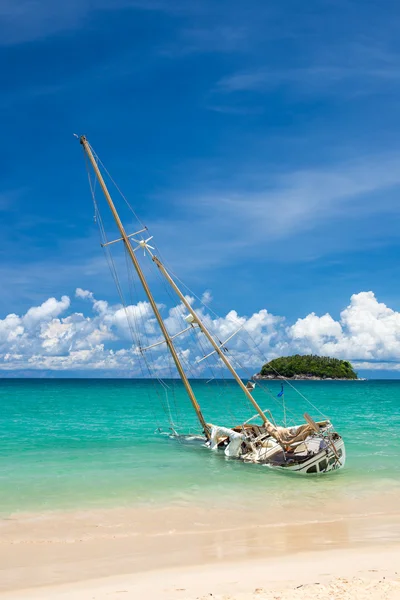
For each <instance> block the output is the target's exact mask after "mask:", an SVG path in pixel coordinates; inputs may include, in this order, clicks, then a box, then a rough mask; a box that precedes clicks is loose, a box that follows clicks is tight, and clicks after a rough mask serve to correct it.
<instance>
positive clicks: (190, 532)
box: [0, 495, 400, 600]
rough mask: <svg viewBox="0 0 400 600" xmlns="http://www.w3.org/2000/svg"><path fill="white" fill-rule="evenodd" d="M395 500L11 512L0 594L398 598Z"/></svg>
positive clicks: (0, 544) (245, 599)
mask: <svg viewBox="0 0 400 600" xmlns="http://www.w3.org/2000/svg"><path fill="white" fill-rule="evenodd" d="M399 499H400V498H399V497H394V496H393V495H390V498H389V499H388V501H387V502H386V501H385V500H384V498H383V497H379V499H378V503H377V504H376V502H375V501H374V502H373V503H372V504H371V503H369V504H368V503H367V502H366V501H365V502H362V503H361V502H360V501H359V500H358V501H357V502H356V503H355V505H351V506H350V505H347V506H345V505H344V504H341V505H340V508H338V507H336V508H335V507H333V506H332V507H329V508H328V507H327V506H324V507H320V510H319V511H317V510H314V511H313V512H310V511H307V510H306V509H303V508H301V507H300V508H299V510H295V509H294V508H293V507H292V508H291V510H287V509H286V508H284V507H283V508H282V511H281V512H279V513H278V512H276V511H274V514H270V513H269V512H268V511H262V510H260V509H257V510H255V509H249V510H235V509H230V510H228V509H226V508H225V509H222V508H221V507H218V508H211V507H193V506H184V507H176V506H175V507H168V506H164V507H152V508H149V507H142V508H139V507H136V508H121V509H110V510H91V511H74V512H59V513H47V514H45V513H44V514H32V515H23V514H16V515H10V517H9V518H8V519H3V520H2V521H0V598H1V599H10V600H11V598H14V599H18V600H30V599H32V600H33V599H35V600H38V599H40V600H63V599H67V598H68V599H70V600H86V599H88V600H90V599H96V600H106V599H107V600H110V599H112V598H119V599H121V598H127V599H135V600H146V599H149V600H153V599H154V600H156V599H157V600H177V599H182V600H205V599H208V600H211V599H212V600H216V599H218V600H230V599H235V600H250V599H255V598H258V599H269V600H272V599H274V600H289V599H290V600H296V599H304V600H305V599H307V600H311V599H315V600H318V599H321V600H322V599H323V598H329V599H330V600H347V599H352V600H353V599H358V600H362V599H367V598H369V599H371V600H378V599H379V600H383V599H386V600H392V599H393V600H394V599H397V600H400V587H399V581H400V580H399V576H398V573H397V569H399V572H400V502H399ZM334 508H335V510H334Z"/></svg>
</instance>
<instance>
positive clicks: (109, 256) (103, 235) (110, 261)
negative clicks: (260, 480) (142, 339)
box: [89, 172, 159, 424]
mask: <svg viewBox="0 0 400 600" xmlns="http://www.w3.org/2000/svg"><path fill="white" fill-rule="evenodd" d="M89 184H90V189H91V192H92V199H93V203H94V207H95V214H96V220H97V223H98V227H99V231H100V239H101V241H102V242H106V241H107V235H106V231H105V227H104V223H103V220H102V217H101V213H100V210H99V208H98V205H97V201H96V196H95V193H94V188H93V186H92V185H91V179H90V172H89ZM103 248H104V251H105V256H106V259H107V263H108V266H109V269H110V271H111V274H112V277H113V279H114V283H115V286H116V288H117V292H118V295H119V297H120V300H121V303H122V306H123V308H124V312H125V316H126V319H127V323H128V328H129V330H130V333H131V337H132V341H133V342H134V343H135V341H134V335H133V331H132V325H131V322H130V319H129V315H128V311H127V308H126V302H125V298H124V294H123V291H122V287H121V285H120V281H119V277H118V273H117V270H116V267H115V262H114V259H113V256H112V253H111V249H110V247H109V246H103ZM139 364H140V361H139ZM156 422H157V424H159V423H158V419H157V418H156Z"/></svg>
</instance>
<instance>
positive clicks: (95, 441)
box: [0, 380, 400, 514]
mask: <svg viewBox="0 0 400 600" xmlns="http://www.w3.org/2000/svg"><path fill="white" fill-rule="evenodd" d="M168 385H169V389H168V404H167V400H166V398H167V396H166V394H165V392H164V391H163V389H162V388H160V387H155V386H154V384H153V382H151V381H147V380H1V381H0V407H1V420H0V440H1V448H0V458H1V468H0V511H1V513H2V514H5V513H10V512H15V511H26V510H28V511H31V510H32V511H36V510H39V511H42V510H47V509H61V508H76V507H79V508H86V507H108V506H131V505H135V504H143V503H146V504H149V503H154V504H157V503H159V502H172V503H177V504H180V503H181V504H185V503H191V502H196V503H201V502H209V501H210V498H211V499H214V500H215V501H217V500H218V498H220V497H224V498H227V495H228V497H231V498H233V499H234V500H235V502H238V503H239V504H240V503H246V504H247V503H249V502H251V501H252V500H254V499H256V500H257V501H259V500H260V499H261V500H263V501H265V503H266V506H267V505H268V503H269V504H273V503H274V502H279V503H280V504H284V503H285V502H289V501H290V499H292V498H293V496H294V495H295V494H297V495H301V498H302V501H307V500H310V501H313V499H315V498H316V497H318V496H319V497H321V498H324V497H329V496H332V494H335V493H337V492H338V491H339V490H340V493H341V494H342V495H343V494H346V495H347V496H348V497H351V498H362V497H363V494H365V492H366V491H368V490H371V489H373V490H374V491H378V492H379V490H382V491H387V490H390V489H397V488H399V489H400V441H399V439H400V436H399V427H400V381H356V382H335V381H329V382H298V383H296V387H297V389H298V390H299V391H300V392H301V393H302V394H304V395H305V396H306V397H308V398H309V399H310V400H311V401H312V402H313V403H314V404H315V405H316V406H318V407H319V408H323V409H324V412H325V413H326V414H327V415H328V416H329V417H330V418H331V419H332V421H333V423H334V424H335V426H336V428H337V429H338V430H339V431H340V433H341V434H342V435H343V436H344V438H345V441H346V448H347V455H348V460H347V464H346V467H345V469H343V470H342V471H341V472H337V473H334V474H332V475H329V476H325V477H317V478H307V479H304V478H299V477H298V476H290V475H282V474H280V473H276V472H272V471H271V470H269V469H267V468H265V467H262V466H257V465H245V464H243V463H240V462H239V461H234V460H227V459H225V457H224V456H223V455H222V456H221V455H220V454H215V453H211V452H209V451H207V450H206V449H203V448H197V447H192V446H186V445H181V444H179V443H177V442H176V441H173V440H170V439H169V438H168V437H166V436H163V435H160V433H156V432H155V430H156V429H157V428H158V427H160V428H163V429H164V430H165V431H167V429H168V419H167V417H166V414H165V412H164V409H165V411H166V412H168V411H171V414H173V417H174V419H175V422H176V424H181V425H182V426H183V427H184V429H185V430H189V429H191V428H193V430H195V429H196V428H197V422H196V418H195V416H194V414H193V411H192V408H191V406H190V404H189V402H188V400H187V399H186V395H185V392H184V390H183V388H182V386H181V384H180V383H178V382H172V381H170V382H169V384H168ZM193 386H194V390H195V393H196V395H197V397H198V400H199V402H200V404H201V406H202V408H203V412H204V414H205V416H206V419H207V420H208V421H210V422H217V423H219V424H223V425H228V426H229V425H231V424H233V423H235V422H236V419H237V420H239V419H246V418H249V417H250V416H251V415H252V414H253V413H254V409H252V407H249V405H248V404H247V402H246V400H244V399H243V398H242V395H241V393H240V390H238V389H237V386H236V385H235V384H234V382H232V381H229V382H223V381H213V382H210V383H206V382H204V381H194V382H193ZM269 389H270V390H271V392H272V397H270V396H269V395H268V394H267V393H265V392H263V391H262V390H257V391H256V392H255V397H256V399H257V400H258V402H259V403H260V405H261V406H262V408H263V409H264V408H267V407H269V408H271V409H272V410H273V412H274V415H275V416H276V418H278V419H280V418H281V417H282V407H280V405H279V401H278V400H277V399H276V393H277V392H278V391H279V390H280V383H278V382H270V383H269ZM285 397H286V408H287V412H288V414H290V415H291V414H292V413H293V412H294V413H296V415H297V418H295V421H297V422H299V423H301V422H302V418H301V414H302V412H304V411H305V410H307V411H308V412H310V414H311V415H313V416H314V418H318V417H319V415H318V413H317V412H316V410H315V409H314V408H312V407H310V406H308V405H307V404H305V403H304V401H303V399H302V398H301V397H300V396H299V395H298V394H296V393H295V392H294V391H293V390H292V389H291V388H290V387H289V386H286V393H285ZM249 498H251V500H249Z"/></svg>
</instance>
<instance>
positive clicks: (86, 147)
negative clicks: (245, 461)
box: [79, 136, 209, 438]
mask: <svg viewBox="0 0 400 600" xmlns="http://www.w3.org/2000/svg"><path fill="white" fill-rule="evenodd" d="M79 141H80V143H81V144H82V146H83V149H84V151H85V153H86V155H87V157H88V158H89V160H90V163H91V165H92V167H93V170H94V172H95V174H96V177H97V179H98V181H99V183H100V186H101V189H102V190H103V193H104V196H105V198H106V200H107V204H108V206H109V207H110V210H111V212H112V215H113V217H114V220H115V222H116V224H117V227H118V229H119V232H120V234H121V240H122V241H123V242H124V245H125V248H126V250H127V252H128V254H129V257H130V259H131V261H132V263H133V266H134V267H135V269H136V272H137V274H138V276H139V279H140V282H141V284H142V286H143V289H144V291H145V293H146V296H147V298H148V300H149V302H150V305H151V308H152V309H153V312H154V315H155V317H156V319H157V321H158V324H159V326H160V329H161V331H162V334H163V336H164V339H165V341H166V344H167V346H168V349H169V351H170V353H171V355H172V358H173V360H174V363H175V365H176V368H177V369H178V373H179V375H180V377H181V379H182V381H183V385H184V386H185V389H186V392H187V395H188V396H189V398H190V401H191V403H192V405H193V408H194V410H195V411H196V414H197V418H198V419H199V421H200V423H201V425H202V426H203V429H204V433H205V434H206V436H207V438H208V437H209V428H208V427H207V424H206V422H205V419H204V417H203V414H202V412H201V409H200V406H199V403H198V402H197V400H196V396H195V395H194V392H193V389H192V386H191V385H190V383H189V380H188V378H187V376H186V373H185V371H184V370H183V367H182V364H181V361H180V360H179V356H178V354H177V352H176V349H175V346H174V344H173V342H172V340H171V337H170V335H169V333H168V331H167V328H166V326H165V324H164V321H163V319H162V317H161V314H160V311H159V310H158V307H157V304H156V302H155V300H154V298H153V295H152V293H151V291H150V288H149V286H148V285H147V281H146V278H145V276H144V273H143V271H142V269H141V267H140V264H139V261H138V259H137V258H136V255H135V252H134V250H133V248H132V246H131V243H130V241H129V237H128V236H127V234H126V231H125V228H124V226H123V224H122V221H121V219H120V218H119V215H118V212H117V209H116V208H115V205H114V202H113V201H112V198H111V196H110V193H109V191H108V189H107V186H106V184H105V181H104V179H103V176H102V174H101V172H100V169H99V167H98V166H97V162H96V160H95V158H94V156H93V153H92V150H91V148H90V145H89V143H88V141H87V139H86V137H85V136H81V137H80V138H79Z"/></svg>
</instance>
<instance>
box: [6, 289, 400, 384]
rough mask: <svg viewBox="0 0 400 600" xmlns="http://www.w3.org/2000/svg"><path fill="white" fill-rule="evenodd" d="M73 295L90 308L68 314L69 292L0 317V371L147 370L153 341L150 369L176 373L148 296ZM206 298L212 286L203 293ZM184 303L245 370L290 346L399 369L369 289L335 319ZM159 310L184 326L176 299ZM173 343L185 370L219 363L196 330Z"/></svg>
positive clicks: (387, 317)
mask: <svg viewBox="0 0 400 600" xmlns="http://www.w3.org/2000/svg"><path fill="white" fill-rule="evenodd" d="M75 297H76V299H77V301H81V300H83V301H85V302H87V304H86V305H85V304H84V306H86V307H87V311H85V312H88V314H84V313H82V312H77V311H75V312H73V311H72V310H71V300H70V298H69V297H68V296H62V298H61V299H60V300H57V299H56V298H49V299H48V300H46V301H45V302H43V303H42V304H41V305H39V306H33V307H31V308H29V310H28V311H27V312H26V313H25V314H24V315H21V316H19V315H16V314H13V313H12V314H9V315H7V316H6V317H5V318H4V319H0V369H1V370H3V371H18V370H26V369H30V370H38V371H43V370H44V371H85V372H90V371H93V372H96V371H97V372H98V371H109V372H113V373H115V374H123V375H125V376H129V375H132V376H141V375H148V374H149V373H148V372H146V369H144V368H143V365H144V362H143V359H142V358H141V349H142V348H146V347H147V346H151V345H153V344H157V345H156V346H155V347H154V348H152V350H151V351H145V353H146V358H147V362H148V363H149V364H150V369H151V371H152V372H153V373H157V375H159V376H171V375H176V374H175V373H172V372H171V370H170V369H171V361H170V360H169V358H168V353H167V351H166V348H165V344H164V343H160V344H158V342H161V341H162V337H161V333H160V331H159V328H158V325H157V322H156V320H155V318H154V315H153V313H152V310H151V307H150V305H149V303H148V302H138V303H137V304H135V305H130V306H127V307H123V306H121V305H110V304H108V303H107V302H106V301H104V300H97V299H96V298H95V297H94V295H93V293H92V292H90V291H88V290H82V289H81V288H78V289H77V290H76V292H75ZM205 299H206V300H207V301H208V302H210V301H211V293H210V292H208V291H207V292H205V293H204V294H203V296H202V300H203V301H204V300H205ZM188 301H189V302H190V303H191V304H193V305H195V306H196V307H197V311H198V313H199V314H200V316H201V318H202V319H203V320H204V322H205V323H206V324H207V325H208V327H209V329H210V330H211V331H212V333H213V334H214V337H215V339H216V340H217V341H218V343H220V344H225V342H226V340H228V339H229V342H228V344H227V345H228V348H229V356H230V357H231V360H232V362H233V363H234V364H235V365H236V366H237V367H239V368H241V369H242V370H246V369H248V370H250V371H251V374H253V373H254V372H255V371H256V370H257V369H258V368H259V367H260V366H261V364H262V363H263V361H265V360H267V359H269V360H270V359H272V358H274V357H276V356H281V355H287V354H292V353H295V352H299V353H315V354H321V355H329V356H334V357H337V358H346V359H349V360H351V361H353V363H354V366H355V367H356V368H358V369H362V368H366V369H383V370H385V369H390V370H399V369H400V313H399V312H396V311H395V310H393V309H391V308H390V307H388V306H386V305H385V304H383V303H382V302H379V301H378V300H377V298H376V297H375V295H374V293H373V292H371V291H369V292H360V293H358V294H354V295H353V296H351V298H350V303H349V305H348V306H347V307H346V308H345V309H344V310H343V311H342V312H341V313H340V317H339V319H338V320H335V319H334V318H333V317H332V316H331V315H330V314H324V315H321V316H318V315H317V314H315V313H314V312H312V313H310V314H308V315H306V316H305V317H303V318H300V319H298V320H297V321H296V322H295V323H293V324H290V323H288V322H287V320H286V319H285V317H282V316H278V315H273V314H271V313H270V312H269V311H268V310H267V309H266V308H262V309H261V310H259V311H258V312H255V313H254V314H252V315H250V316H245V315H240V314H238V313H237V312H236V311H234V310H231V311H229V312H228V313H227V314H226V315H224V316H220V317H218V316H211V315H210V314H209V313H208V312H207V309H206V307H205V306H203V305H201V304H200V303H199V302H198V303H197V304H196V301H195V299H194V298H192V297H188ZM80 306H82V304H81V305H80ZM159 308H160V310H161V311H162V313H163V317H164V321H165V324H166V326H167V328H168V331H169V332H170V334H171V335H174V336H175V335H176V334H178V333H179V332H182V330H184V329H186V328H187V326H188V324H187V322H186V321H185V318H184V317H185V315H186V314H187V311H186V310H185V309H184V307H183V306H182V305H181V304H177V305H175V306H171V307H166V306H164V305H160V306H159ZM199 342H200V344H199ZM175 343H176V347H177V350H178V353H179V355H180V357H181V360H182V361H183V363H184V365H185V366H186V368H187V370H188V373H189V375H191V376H196V375H197V376H201V375H204V376H206V375H207V369H209V368H210V365H211V366H214V367H215V366H216V365H217V362H218V361H217V360H216V356H215V354H214V355H212V356H211V357H210V359H209V361H202V360H201V358H202V357H203V356H204V355H205V354H207V353H210V352H211V351H212V348H211V346H210V345H209V344H208V342H207V341H206V340H205V338H204V337H203V336H201V335H200V333H199V332H198V331H194V330H191V331H185V333H183V334H182V335H179V336H178V337H176V338H175ZM247 373H248V374H249V372H248V371H247ZM217 375H218V373H217Z"/></svg>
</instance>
